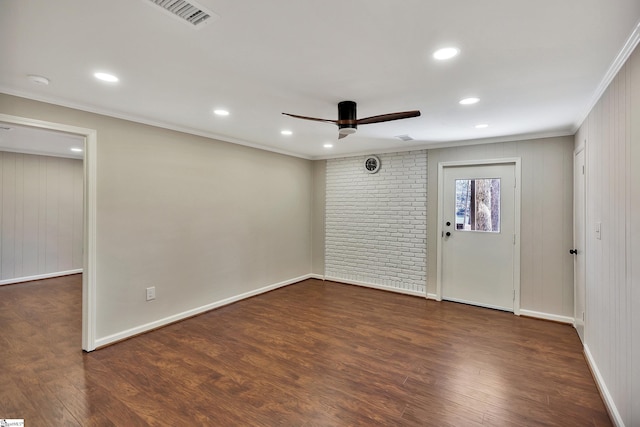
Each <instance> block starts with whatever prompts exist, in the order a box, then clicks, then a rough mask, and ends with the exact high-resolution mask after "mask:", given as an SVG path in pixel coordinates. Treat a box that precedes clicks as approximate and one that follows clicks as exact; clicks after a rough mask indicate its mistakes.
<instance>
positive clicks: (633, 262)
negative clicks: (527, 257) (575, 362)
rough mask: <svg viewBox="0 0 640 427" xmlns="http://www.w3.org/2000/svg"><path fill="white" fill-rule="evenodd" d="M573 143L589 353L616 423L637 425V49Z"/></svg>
mask: <svg viewBox="0 0 640 427" xmlns="http://www.w3.org/2000/svg"><path fill="white" fill-rule="evenodd" d="M575 144H576V148H577V147H579V146H581V145H582V144H584V145H585V147H586V179H587V194H586V202H587V209H586V245H587V247H586V265H587V272H586V313H585V314H586V322H585V352H586V354H587V357H588V360H589V361H590V363H591V365H592V368H593V371H594V372H595V373H596V377H597V379H598V381H599V383H600V387H601V389H602V390H604V394H605V397H606V400H607V403H608V404H609V407H610V409H611V411H612V412H613V414H614V418H615V421H616V423H617V424H618V425H626V426H638V425H640V405H638V402H640V315H639V314H638V313H639V310H638V307H640V267H638V266H639V265H640V224H639V220H640V172H639V170H640V50H638V49H636V51H635V52H634V53H633V55H632V56H631V57H630V59H629V60H628V61H627V63H626V64H625V65H624V66H623V68H622V69H621V70H620V72H619V73H618V75H617V76H616V78H615V79H614V81H613V82H612V83H611V85H610V86H609V88H608V89H607V91H606V92H605V93H604V94H603V96H602V98H601V99H600V100H599V101H598V103H597V105H596V106H595V107H594V108H593V110H592V111H591V112H590V114H589V116H588V118H587V119H586V120H585V122H584V123H583V125H582V127H581V128H580V130H579V132H578V133H577V135H576V138H575ZM597 223H601V224H602V228H601V230H602V231H601V239H597V238H596V236H595V226H596V224H597Z"/></svg>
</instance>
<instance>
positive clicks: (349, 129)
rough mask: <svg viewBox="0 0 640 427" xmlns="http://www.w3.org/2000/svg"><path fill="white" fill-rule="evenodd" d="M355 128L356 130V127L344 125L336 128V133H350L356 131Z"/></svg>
mask: <svg viewBox="0 0 640 427" xmlns="http://www.w3.org/2000/svg"><path fill="white" fill-rule="evenodd" d="M357 130H358V129H356V128H354V127H344V128H340V129H339V130H338V133H339V134H340V135H351V134H354V133H356V131H357Z"/></svg>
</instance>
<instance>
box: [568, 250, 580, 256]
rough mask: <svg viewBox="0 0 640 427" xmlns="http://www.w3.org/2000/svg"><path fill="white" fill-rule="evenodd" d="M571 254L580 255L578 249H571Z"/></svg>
mask: <svg viewBox="0 0 640 427" xmlns="http://www.w3.org/2000/svg"><path fill="white" fill-rule="evenodd" d="M569 253H570V254H571V255H578V250H577V249H569Z"/></svg>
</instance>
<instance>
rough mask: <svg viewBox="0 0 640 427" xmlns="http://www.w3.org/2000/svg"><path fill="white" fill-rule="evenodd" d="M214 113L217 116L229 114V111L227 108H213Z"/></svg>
mask: <svg viewBox="0 0 640 427" xmlns="http://www.w3.org/2000/svg"><path fill="white" fill-rule="evenodd" d="M213 114H215V115H216V116H228V115H229V112H228V111H227V110H213Z"/></svg>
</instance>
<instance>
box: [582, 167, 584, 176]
mask: <svg viewBox="0 0 640 427" xmlns="http://www.w3.org/2000/svg"><path fill="white" fill-rule="evenodd" d="M582 175H584V165H582Z"/></svg>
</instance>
